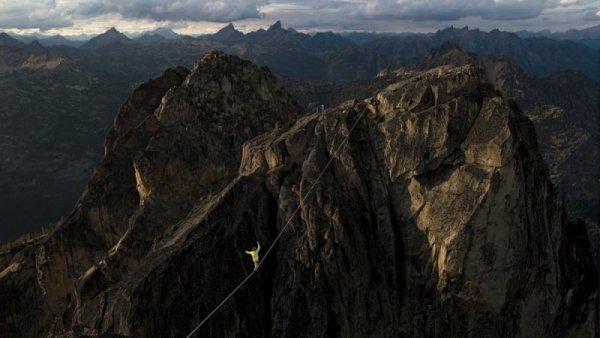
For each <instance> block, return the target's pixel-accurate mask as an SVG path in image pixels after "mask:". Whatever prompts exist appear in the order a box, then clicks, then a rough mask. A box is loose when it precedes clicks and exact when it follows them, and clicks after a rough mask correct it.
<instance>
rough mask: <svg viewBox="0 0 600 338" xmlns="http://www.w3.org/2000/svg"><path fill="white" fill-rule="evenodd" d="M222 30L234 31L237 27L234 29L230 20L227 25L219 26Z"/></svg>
mask: <svg viewBox="0 0 600 338" xmlns="http://www.w3.org/2000/svg"><path fill="white" fill-rule="evenodd" d="M221 30H222V31H235V30H237V29H235V26H234V25H233V23H232V22H230V23H229V24H228V25H227V26H225V27H223V28H221Z"/></svg>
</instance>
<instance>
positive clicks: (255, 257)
mask: <svg viewBox="0 0 600 338" xmlns="http://www.w3.org/2000/svg"><path fill="white" fill-rule="evenodd" d="M256 245H258V246H255V247H253V248H252V250H251V251H246V253H247V254H248V255H250V256H252V261H253V262H254V271H256V269H258V252H259V251H260V243H258V242H256Z"/></svg>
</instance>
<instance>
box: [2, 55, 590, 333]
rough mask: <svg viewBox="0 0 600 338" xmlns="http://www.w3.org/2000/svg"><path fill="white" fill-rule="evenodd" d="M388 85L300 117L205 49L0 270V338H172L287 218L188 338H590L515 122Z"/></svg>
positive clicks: (421, 82) (272, 91)
mask: <svg viewBox="0 0 600 338" xmlns="http://www.w3.org/2000/svg"><path fill="white" fill-rule="evenodd" d="M394 74H395V75H394V76H395V77H396V79H395V80H394V81H393V83H392V84H391V85H388V86H385V87H383V88H380V89H379V90H377V91H375V92H374V93H373V95H372V97H371V98H369V99H366V100H363V101H356V100H354V101H348V102H346V103H344V104H342V105H340V106H338V107H336V108H332V109H329V110H326V111H325V112H323V113H318V114H313V115H305V116H302V117H300V116H301V115H302V114H301V113H302V112H301V111H300V109H299V108H298V106H297V105H296V104H295V102H294V101H293V100H292V99H291V98H290V96H289V95H288V94H286V93H285V91H284V90H283V89H282V88H281V86H280V84H279V82H278V81H276V80H275V79H274V77H273V76H272V75H271V74H270V73H269V72H268V71H267V70H265V69H262V68H258V67H256V66H254V65H252V64H250V63H249V62H244V61H241V60H239V59H237V58H234V57H231V56H227V55H224V54H222V53H217V52H211V53H208V54H206V55H204V56H203V57H202V58H201V59H199V60H198V62H197V63H196V64H195V66H194V67H193V69H192V70H191V71H187V70H185V69H181V68H180V69H172V70H169V71H166V72H165V73H163V74H162V75H161V76H160V77H158V78H156V79H153V80H151V81H150V82H148V83H146V84H143V85H141V86H139V87H138V88H137V89H136V90H135V91H134V92H133V93H132V94H131V95H130V97H129V99H128V101H127V102H126V103H125V104H124V105H123V106H122V108H121V110H120V111H119V114H118V115H117V117H116V119H115V124H114V127H113V130H112V131H111V133H110V134H109V136H108V138H107V141H106V147H105V149H106V152H105V158H104V160H103V161H102V163H101V164H100V165H99V166H98V167H97V169H96V173H95V175H94V177H93V178H92V180H91V181H90V183H89V185H88V189H87V191H86V193H85V194H84V195H83V196H82V198H81V199H80V202H79V204H78V206H77V208H76V209H75V211H74V212H73V213H72V214H71V215H70V216H69V217H68V218H67V220H66V221H65V222H64V223H63V224H62V226H61V227H60V228H59V229H58V230H57V231H56V232H54V233H53V234H51V235H49V236H47V237H45V238H41V239H39V240H38V241H37V242H36V243H35V244H33V245H30V246H27V247H25V248H22V249H20V250H16V251H15V252H12V253H10V254H7V255H4V256H1V257H0V295H2V297H3V299H4V300H5V304H6V306H5V307H3V308H2V309H0V313H1V314H2V316H0V318H6V319H4V320H2V321H1V322H0V333H1V334H2V335H8V336H14V335H25V336H27V335H34V336H37V335H51V336H52V335H67V336H83V335H86V336H94V335H100V336H106V335H113V336H136V337H138V336H139V337H146V336H164V337H181V336H185V335H187V334H188V333H189V332H190V331H191V330H192V329H193V328H194V327H195V325H196V324H197V323H199V322H200V321H201V320H202V319H203V318H204V317H205V316H206V315H208V314H209V313H210V312H211V311H212V310H213V309H214V307H215V306H216V305H217V304H218V303H219V302H220V301H221V300H222V299H223V298H225V297H226V296H227V295H228V293H229V292H230V291H231V290H233V289H234V288H235V287H236V286H237V285H238V283H239V282H241V281H242V280H243V279H244V278H245V277H246V276H247V274H248V273H250V271H251V270H252V264H251V262H250V261H249V259H248V257H245V256H247V255H245V254H244V253H243V251H244V250H248V249H250V248H251V246H252V245H254V243H255V242H257V241H260V243H261V245H262V246H263V247H264V248H265V249H263V250H264V251H262V252H263V254H264V252H265V251H266V249H267V248H269V246H270V245H271V244H272V243H273V241H274V240H275V238H277V236H278V234H279V233H280V231H281V230H282V229H283V228H284V227H285V226H286V225H287V224H288V221H289V222H290V223H289V225H287V228H286V230H285V232H284V233H283V234H282V236H281V237H280V239H279V241H278V242H277V243H276V244H275V246H274V247H273V250H272V251H271V252H270V254H269V256H267V257H266V258H265V261H264V263H263V264H262V265H261V267H260V269H259V270H258V272H257V273H256V275H254V276H253V277H252V278H251V279H250V280H249V281H248V283H247V284H245V285H244V286H243V287H242V288H241V289H239V291H238V292H237V293H236V294H235V295H234V296H233V297H232V298H231V299H230V300H229V302H228V303H226V304H225V305H224V306H223V307H222V308H221V309H220V310H219V311H218V312H217V313H216V314H215V316H214V317H212V318H211V319H210V320H209V321H208V322H207V323H206V325H205V326H203V327H202V328H201V329H200V330H199V331H198V336H252V337H260V336H276V337H297V336H301V337H329V336H340V337H396V336H415V337H430V336H449V337H455V336H482V335H485V336H490V337H505V336H522V337H537V336H540V337H543V336H573V337H576V336H589V335H593V334H594V329H595V322H594V321H595V320H596V318H598V312H597V309H596V308H595V307H594V304H595V301H596V297H597V293H596V285H597V280H596V278H597V277H596V276H597V271H596V270H595V267H594V265H593V262H592V256H591V254H590V251H589V240H588V237H587V233H586V226H585V224H583V223H580V222H570V221H569V220H568V219H567V217H566V216H565V211H564V207H563V203H562V200H561V199H560V198H559V197H557V194H556V193H555V191H554V188H553V186H552V184H551V183H550V182H549V179H548V174H547V170H546V167H545V166H544V164H543V162H542V160H541V157H540V155H539V154H538V152H537V145H536V141H535V140H536V137H535V133H534V130H533V128H532V124H531V122H530V121H529V120H528V119H527V118H525V117H524V116H522V115H521V114H520V113H518V112H516V111H513V110H512V109H511V108H510V107H509V106H508V105H507V103H506V102H505V101H504V100H503V99H502V97H501V96H499V95H497V94H496V91H495V90H494V89H493V87H491V86H490V85H489V84H486V83H485V82H486V80H485V78H486V76H485V72H484V71H483V70H481V69H479V68H476V67H474V66H457V67H453V66H443V67H437V68H433V69H429V70H423V71H399V72H395V73H394ZM330 160H331V162H330ZM328 163H330V165H329V166H327V164H328ZM323 169H325V170H324V171H323ZM321 173H322V175H321ZM295 210H298V212H297V213H295ZM25 308H27V311H24V310H23V309H25ZM33 318H36V320H33ZM32 323H33V324H32Z"/></svg>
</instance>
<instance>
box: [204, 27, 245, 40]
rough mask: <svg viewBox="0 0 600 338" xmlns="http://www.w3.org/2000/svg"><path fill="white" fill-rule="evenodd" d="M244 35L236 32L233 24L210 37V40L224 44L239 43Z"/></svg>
mask: <svg viewBox="0 0 600 338" xmlns="http://www.w3.org/2000/svg"><path fill="white" fill-rule="evenodd" d="M243 37H244V33H242V32H240V31H238V30H237V29H236V28H235V27H234V26H233V23H229V24H228V25H227V26H225V27H223V28H221V29H220V30H219V31H218V32H216V33H215V34H213V35H212V36H211V39H213V40H217V41H221V42H225V43H235V42H238V41H241V39H243Z"/></svg>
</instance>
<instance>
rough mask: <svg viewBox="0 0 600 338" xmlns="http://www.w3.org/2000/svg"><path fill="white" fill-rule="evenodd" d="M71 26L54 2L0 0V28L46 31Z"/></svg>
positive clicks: (48, 0) (51, 0)
mask: <svg viewBox="0 0 600 338" xmlns="http://www.w3.org/2000/svg"><path fill="white" fill-rule="evenodd" d="M72 25H73V21H72V20H71V19H70V18H69V17H67V16H65V14H64V12H63V10H62V8H59V7H58V6H57V4H56V1H54V0H46V1H39V0H24V1H11V0H0V28H17V29H30V28H38V29H40V30H48V29H52V28H64V27H70V26H72Z"/></svg>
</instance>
